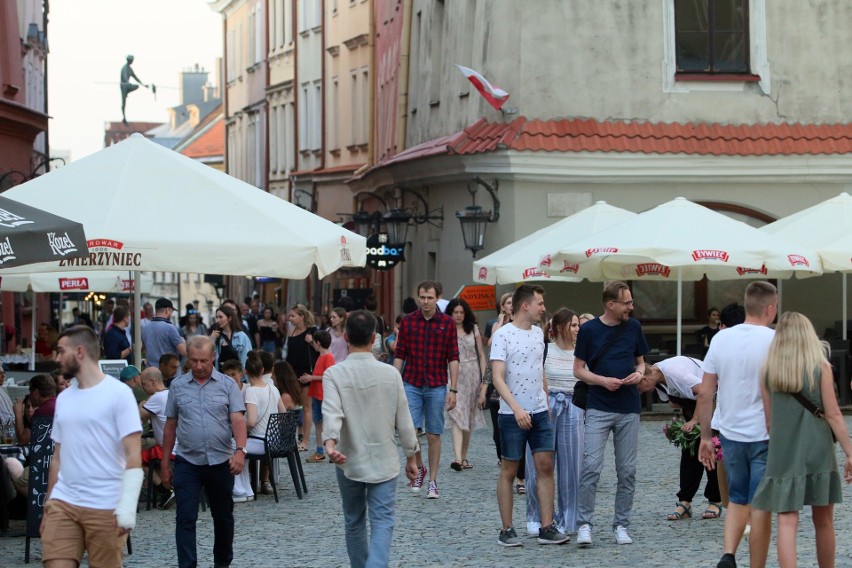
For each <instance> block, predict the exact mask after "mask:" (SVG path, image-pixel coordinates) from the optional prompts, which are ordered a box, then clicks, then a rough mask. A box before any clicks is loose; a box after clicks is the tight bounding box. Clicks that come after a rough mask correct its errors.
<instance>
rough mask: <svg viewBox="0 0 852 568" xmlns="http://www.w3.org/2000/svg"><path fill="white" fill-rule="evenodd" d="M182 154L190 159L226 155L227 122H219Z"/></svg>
mask: <svg viewBox="0 0 852 568" xmlns="http://www.w3.org/2000/svg"><path fill="white" fill-rule="evenodd" d="M181 154H183V155H184V156H186V157H188V158H193V159H196V160H197V159H199V158H212V157H216V156H224V155H225V121H224V120H219V121H218V122H215V123H213V125H212V126H211V127H210V128H209V129H208V130H207V131H206V132H204V133H203V134H201V135H200V136H199V137H198V138H196V139H195V140H193V141H192V142H191V143H190V144H189V146H187V147H186V148H184V149H183V150H181Z"/></svg>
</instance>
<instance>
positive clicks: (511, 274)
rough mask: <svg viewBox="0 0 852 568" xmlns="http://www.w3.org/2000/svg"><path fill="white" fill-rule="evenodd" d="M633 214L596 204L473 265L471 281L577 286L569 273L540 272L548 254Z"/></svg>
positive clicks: (578, 280)
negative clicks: (556, 283)
mask: <svg viewBox="0 0 852 568" xmlns="http://www.w3.org/2000/svg"><path fill="white" fill-rule="evenodd" d="M635 216H636V213H633V212H632V211H628V210H626V209H621V208H620V207H613V206H612V205H609V204H608V203H606V202H605V201H598V202H597V203H595V204H594V205H592V206H591V207H587V208H586V209H583V210H581V211H578V212H577V213H575V214H573V215H570V216H568V217H565V218H564V219H561V220H559V221H557V222H556V223H553V224H552V225H550V226H548V227H545V228H544V229H540V230H538V231H536V232H534V233H532V234H531V235H527V236H526V237H524V238H522V239H520V240H519V241H516V242H514V243H512V244H510V245H508V246H505V247H503V248H501V249H500V250H498V251H495V252H493V253H491V254H489V255H488V256H486V257H483V258H481V259H479V260H475V261H474V262H473V280H474V281H475V282H478V283H481V284H513V283H515V282H522V281H529V280H555V281H561V282H580V281H581V280H582V278H577V277H575V276H572V275H571V274H572V273H571V272H567V273H561V272H560V273H557V274H550V273H545V272H542V270H541V268H540V267H541V264H542V261H544V263H545V265H546V264H547V263H548V262H549V257H548V254H550V253H552V252H554V251H555V250H556V249H557V248H558V247H559V246H561V245H565V244H567V243H569V242H574V241H576V240H578V239H581V238H583V237H585V236H588V235H590V234H592V233H596V232H598V231H600V230H602V229H605V228H607V227H611V226H612V225H615V224H617V223H620V222H622V221H625V220H627V219H630V218H632V217H635Z"/></svg>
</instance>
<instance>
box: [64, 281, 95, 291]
mask: <svg viewBox="0 0 852 568" xmlns="http://www.w3.org/2000/svg"><path fill="white" fill-rule="evenodd" d="M59 289H60V290H62V291H63V292H64V291H66V290H88V289H89V279H88V278H60V279H59Z"/></svg>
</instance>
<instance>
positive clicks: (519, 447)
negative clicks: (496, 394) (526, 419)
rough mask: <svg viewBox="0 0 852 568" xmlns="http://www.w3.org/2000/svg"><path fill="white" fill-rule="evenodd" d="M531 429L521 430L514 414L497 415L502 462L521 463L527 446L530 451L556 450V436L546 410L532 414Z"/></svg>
mask: <svg viewBox="0 0 852 568" xmlns="http://www.w3.org/2000/svg"><path fill="white" fill-rule="evenodd" d="M531 417H532V428H530V429H529V430H522V429H521V427H520V426H518V422H517V420H515V415H514V414H498V415H497V423H498V424H499V426H500V450H501V451H502V452H503V455H502V456H501V457H502V458H503V459H504V460H509V461H521V456H523V455H524V452H525V451H526V445H527V444H529V446H530V451H531V452H532V453H536V452H552V451H554V450H555V448H556V436H555V430H554V429H553V422H551V421H550V413H549V412H548V411H546V410H543V411H542V412H538V413H536V414H532V415H531Z"/></svg>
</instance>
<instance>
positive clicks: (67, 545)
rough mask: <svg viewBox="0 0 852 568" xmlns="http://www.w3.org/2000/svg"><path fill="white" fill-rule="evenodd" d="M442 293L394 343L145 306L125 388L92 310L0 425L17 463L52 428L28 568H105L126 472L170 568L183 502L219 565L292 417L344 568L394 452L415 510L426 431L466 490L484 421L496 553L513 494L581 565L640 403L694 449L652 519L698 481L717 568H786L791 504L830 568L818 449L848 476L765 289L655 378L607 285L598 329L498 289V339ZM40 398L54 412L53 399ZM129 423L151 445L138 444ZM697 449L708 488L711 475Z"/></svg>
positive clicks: (376, 553) (263, 489)
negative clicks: (170, 541)
mask: <svg viewBox="0 0 852 568" xmlns="http://www.w3.org/2000/svg"><path fill="white" fill-rule="evenodd" d="M442 292H443V290H442V286H441V284H440V283H439V282H435V281H424V282H421V283H420V284H418V286H417V289H416V298H414V299H409V300H408V301H407V302H406V304H407V306H406V307H407V309H408V311H407V312H405V313H403V314H400V315H398V316H396V317H395V318H394V326H393V328H392V329H386V326H385V323H384V320H383V319H382V318H380V317H376V316H375V314H374V313H373V311H374V310H375V302H374V301H373V302H370V304H371V305H368V306H367V307H368V308H370V309H367V310H355V309H354V308H355V306H354V305H353V303H352V302H351V300H349V299H348V298H347V299H346V300H347V301H343V302H341V303H340V305H338V306H335V307H334V308H333V309H332V310H330V311H329V312H328V313H327V314H322V315H319V316H318V315H315V314H313V313H312V312H311V311H310V310H308V309H307V308H306V307H305V306H303V305H301V304H296V305H294V306H292V308H290V309H289V310H286V311H282V313H280V314H277V315H276V313H275V311H274V310H273V309H272V308H271V307H269V306H264V307H261V306H260V305H259V304H258V303H257V302H256V301H251V300H249V301H247V302H245V304H244V305H242V306H237V304H236V303H234V302H232V301H226V302H223V304H222V305H221V306H220V307H219V308H218V309H217V310H216V312H215V321H214V322H213V323H212V324H211V325H209V326H208V325H206V324H205V323H204V322H203V321H202V320H201V318H200V316H199V314H198V313H197V311H196V310H194V309H193V308H192V306H191V305H190V306H188V309H187V312H186V314H185V315H184V316H183V318H181V322H180V325H179V326H178V325H175V324H174V322H173V321H172V320H173V317H172V316H173V313H174V312H175V308H174V306H173V305H172V303H171V302H170V301H169V300H168V299H165V298H162V299H159V300H157V301H156V302H155V304H154V305H150V304H149V305H148V306H149V307H150V312H151V313H150V314H149V315H150V318H146V319H147V320H148V321H147V323H145V324H143V329H142V339H143V347H144V352H145V356H144V361H143V362H142V365H140V367H144V368H143V370H142V371H141V372H140V370H139V368H137V367H136V366H134V365H132V359H130V358H131V357H132V355H131V352H132V350H131V349H130V346H131V343H130V337H129V327H130V318H129V307H127V306H126V305H121V304H120V305H113V306H110V308H111V313H110V314H109V317H103V316H102V317H101V318H99V324H100V325H101V326H102V334H101V336H100V337H99V336H98V334H97V333H95V331H94V330H93V327H94V326H89V325H88V324H86V323H85V322H82V321H81V323H80V325H75V326H72V327H70V328H68V329H66V331H64V332H63V333H62V334H60V335H59V336H58V339H56V341H55V343H54V344H53V346H52V349H53V351H54V352H55V353H56V355H55V358H56V361H57V362H58V363H59V365H60V369H59V371H58V372H57V373H56V374H55V376H54V377H51V376H47V375H39V376H36V377H34V378H33V379H32V380H31V382H30V393H31V394H30V396H29V397H28V402H29V404H31V407H32V408H33V410H28V409H27V407H26V406H25V404H24V403H23V402H15V403H11V405H7V406H11V409H10V411H11V414H13V416H14V421H15V425H16V431H17V432H18V439H19V440H21V441H23V442H25V441H26V440H27V439H28V438H27V425H28V424H29V423H30V421H31V420H32V416H33V415H35V416H39V415H41V416H48V417H50V416H52V417H53V431H52V437H53V439H54V442H55V446H54V447H55V449H54V456H53V459H52V465H51V470H50V478H49V485H48V494H47V499H46V505H45V515H44V520H43V526H42V530H43V533H42V534H43V540H44V560H45V562H46V563H56V565H62V563H63V562H72V563H78V562H79V561H80V559H81V558H82V556H83V553H84V551H87V552H88V554H89V558H90V563H93V565H95V564H99V565H104V566H118V565H120V564H121V556H122V550H123V547H124V544H125V540H126V535H127V533H128V532H129V531H130V530H131V529H132V528H133V527H134V526H135V511H136V507H137V501H138V499H139V496H140V489H141V487H142V485H143V474H142V471H143V469H142V468H143V466H145V467H147V466H148V464H150V463H152V462H153V463H155V464H156V463H159V467H158V468H157V475H156V476H155V477H154V479H153V480H152V483H154V484H155V485H156V486H157V492H158V494H159V496H160V508H163V509H167V508H169V507H170V506H171V505H172V504H176V528H175V548H176V557H177V561H178V565H179V566H181V567H191V566H196V565H197V564H198V562H199V560H198V558H197V552H196V538H197V536H196V524H197V520H198V510H199V504H200V502H201V499H202V498H204V499H206V503H207V504H208V505H209V507H210V510H211V513H212V516H213V526H214V535H213V538H214V546H213V564H214V566H228V565H230V564H231V562H232V560H233V558H234V551H233V542H234V506H235V503H241V502H245V501H247V500H250V499H253V498H255V496H256V495H255V493H261V494H269V493H272V487H271V484H270V483H269V478H270V475H272V474H273V471H272V468H271V466H272V464H268V463H263V464H261V465H260V466H259V467H260V471H259V473H258V485H257V486H256V487H254V486H253V483H252V479H251V478H250V475H249V472H248V468H247V467H246V463H247V456H249V455H255V456H260V455H263V454H264V438H265V436H266V430H267V425H268V424H269V423H270V417H271V416H272V415H273V414H276V413H286V412H297V413H298V414H299V420H300V424H301V427H300V429H299V433H298V450H299V452H300V453H301V452H305V453H304V454H302V458H301V459H303V460H304V461H305V462H306V463H308V464H315V463H320V462H324V461H326V460H327V461H329V462H331V463H332V464H335V466H336V467H337V482H338V489H339V491H340V496H341V506H342V510H343V519H344V524H345V542H346V548H347V552H348V554H349V558H350V562H351V564H352V566H359V567H360V566H386V565H387V564H388V559H389V554H390V546H391V541H392V533H393V528H394V523H395V506H396V505H395V501H396V488H397V483H396V481H397V477H398V476H399V474H400V472H401V468H400V460H399V448H400V447H401V449H402V451H403V453H404V455H405V458H406V460H405V468H404V471H405V474H406V476H407V477H408V479H409V481H410V483H409V485H408V489H409V490H410V491H411V492H412V493H420V492H421V491H422V489H423V487H424V486H425V487H426V492H425V493H426V499H439V498H440V497H441V494H440V490H439V487H438V477H439V475H438V474H439V472H440V470H441V464H442V461H441V449H442V437H443V433H444V430H445V429H448V430H450V436H449V437H450V439H451V442H452V453H453V456H452V460H449V459H446V460H445V462H444V465H445V466H446V465H447V464H446V462H447V461H448V462H449V468H450V470H452V471H453V472H456V473H461V474H463V475H475V474H476V471H474V472H470V470H475V469H476V467H477V466H478V465H479V467H480V468H481V467H483V465H480V464H475V463H471V461H470V460H469V457H468V456H469V453H468V452H469V448H470V441H471V433H472V432H473V430H475V429H478V428H482V427H485V421H486V413H489V414H490V416H491V420H492V427H493V432H494V434H493V440H494V445H495V448H496V452H497V463H498V466H499V474H498V479H497V483H496V487H495V494H496V501H497V505H498V509H499V514H500V519H499V522H500V527H499V531H495V532H496V533H497V538H496V542H497V544H499V545H501V546H503V547H517V546H522V545H523V544H524V540H523V539H522V538H520V537H519V536H518V534H517V531H516V529H515V519H514V518H513V517H514V514H513V513H514V507H513V501H514V496H515V495H519V496H521V497H522V498H523V499H524V500H525V505H526V514H525V521H526V527H525V529H526V532H527V533H528V534H529V535H531V536H534V537H535V538H536V541H537V542H538V543H539V544H542V545H551V544H564V543H567V542H570V541H571V539H572V537H573V538H574V539H575V543H576V545H577V546H579V547H589V546H591V545H592V544H593V543H594V542H595V540H596V539H599V538H602V536H601V534H602V532H603V533H604V534H607V533H608V534H609V535H610V536H609V538H611V539H612V540H613V541H614V542H615V543H616V544H618V545H629V544H631V543H632V542H633V537H632V536H631V535H630V532H629V529H630V523H631V513H632V510H633V505H634V496H635V487H636V465H637V458H638V454H639V452H640V451H641V448H640V447H639V413H640V410H641V395H642V394H643V393H647V392H652V391H655V392H656V393H657V396H658V397H659V399H660V400H662V401H664V402H665V401H667V402H669V403H670V404H671V405H672V406H673V407H676V408H679V409H680V411H681V413H682V416H683V419H684V424H683V426H682V428H683V431H684V432H687V433H689V432H691V431H693V430H695V429H700V443H699V444H698V451H697V452H695V449H694V448H692V449H690V448H683V449H682V453H681V459H680V473H679V484H678V487H677V488H673V493H674V495H675V497H676V501H675V505H674V508H673V509H669V510H668V511H661V513H660V514H661V515H662V516H664V517H665V518H667V519H668V520H669V521H672V522H677V521H681V520H683V519H686V518H689V517H691V516H693V514H694V513H693V499H694V498H695V495H696V493H697V492H698V490H699V488H700V485H701V482H702V480H703V479H704V478H705V477H706V480H707V481H706V485H705V490H704V497H705V498H706V501H707V503H706V505H705V506H704V510H703V512H702V513H701V518H702V519H706V520H715V519H719V518H724V520H723V522H724V533H723V534H724V539H723V542H722V543H721V549H722V550H721V552H722V556H721V559H720V560H719V561H718V564H717V568H731V567H736V566H737V559H736V555H737V549H738V546H739V544H740V542H741V539H742V537H743V533H744V532H745V531H746V530H750V544H749V557H750V558H749V562H750V565H751V566H752V567H760V566H764V565H765V564H766V559H767V554H768V547H769V543H770V530H771V529H770V527H771V522H770V521H771V516H772V514H773V513H774V514H777V515H778V538H777V543H778V558H779V563H780V564H781V567H782V568H790V567H793V566H795V565H796V533H797V530H798V520H799V511H800V510H801V509H802V508H803V507H804V506H805V505H810V506H811V507H812V517H813V522H814V527H815V528H814V530H815V534H816V539H817V561H818V563H819V565H820V566H821V567H828V566H833V558H834V528H833V524H832V522H833V521H832V519H833V505H834V504H835V503H838V502H839V501H840V495H841V483H842V481H841V474H840V473H839V471H838V467H837V463H836V462H835V457H834V452H833V444H832V442H833V440H832V436H834V437H835V438H836V439H837V440H839V442H840V448H841V449H842V450H843V452H844V453H845V454H846V456H847V458H846V461H845V463H844V464H843V474H842V475H843V478H844V479H845V480H846V482H850V481H852V458H850V457H849V456H850V455H852V443H850V440H849V434H848V432H847V430H846V427H845V423H844V421H843V419H842V416H841V414H840V411H839V407H838V404H837V399H836V397H835V394H834V388H833V384H834V382H833V375H832V372H831V369H830V367H829V364H828V362H827V351H826V350H825V349H824V347H823V344H821V343H820V341H819V340H818V338H817V335H816V333H815V331H814V329H813V326H812V325H811V324H810V322H809V321H808V320H807V318H806V317H804V316H802V315H801V314H796V313H787V314H784V315H783V316H782V317H781V318H780V319H779V321H778V324H777V329H775V330H773V329H772V327H771V326H772V325H773V322H775V321H776V319H777V316H778V314H777V292H776V291H775V288H774V286H772V285H771V284H769V283H767V282H754V283H752V284H750V285H749V286H748V288H747V290H746V293H745V297H744V301H743V304H744V305H743V306H739V305H737V304H733V305H731V306H727V307H726V308H725V309H723V310H716V309H713V310H711V311H710V314H709V316H710V319H709V322H708V326H707V327H706V328H705V329H703V330H702V332H701V339H702V341H704V342H705V345H704V347H706V355H705V356H704V358H703V360H702V359H700V358H693V357H685V356H676V357H672V358H669V359H664V360H659V361H656V362H655V363H654V364H651V363H649V362H646V361H645V356H646V355H647V354H648V352H649V347H648V343H647V341H646V339H645V336H644V333H643V330H642V326H641V325H640V323H639V322H638V321H637V320H636V319H634V318H633V317H631V315H632V311H633V308H634V300H633V297H632V294H631V289H630V287H629V286H628V285H627V284H625V283H623V282H608V283H607V284H606V285H605V286H604V288H603V293H602V296H601V300H602V306H601V312H600V314H601V315H599V316H594V315H593V314H590V313H580V312H579V311H575V310H573V309H569V308H565V307H563V308H559V309H557V310H555V311H554V312H553V313H552V315H551V314H548V312H547V308H546V305H545V291H544V289H543V288H541V287H540V286H535V285H530V284H522V285H519V286H518V287H517V288H516V289H515V290H514V292H512V293H508V294H505V295H504V296H503V297H501V298H500V301H499V302H498V305H497V312H498V313H497V318H495V319H494V320H491V321H489V322H487V324H486V325H485V326H484V328H483V331H480V328H479V325H478V324H477V322H476V319H475V316H474V313H473V311H472V310H471V308H470V306H469V305H468V304H467V302H465V300H464V299H461V298H452V299H450V300H449V301H448V302H446V301H444V299H443V298H442ZM440 306H444V308H443V309H441V307H440ZM316 322H321V323H320V325H319V326H317V324H316ZM322 322H325V323H322ZM102 355H105V356H107V357H109V358H117V359H126V360H127V361H128V363H131V365H129V366H128V367H126V368H125V370H124V371H122V372H121V376H120V377H114V379H119V380H112V379H113V378H110V377H108V376H105V375H104V374H103V373H102V372H101V371H100V369H99V367H98V365H97V360H98V359H99V358H102ZM125 387H128V388H125ZM61 390H66V391H67V394H63V395H62V396H60V397H58V396H57V393H58V392H59V391H61ZM134 395H135V396H134ZM2 402H3V401H2V400H0V403H2ZM130 405H133V406H130ZM4 408H5V407H4V406H2V404H0V410H2V411H4V412H7V411H6V410H4ZM489 411H490V412H489ZM148 423H150V429H151V432H152V435H151V438H147V437H143V436H142V434H143V433H144V432H145V431H147V429H148ZM418 430H422V432H423V435H424V437H423V438H419V435H418ZM81 432H82V433H84V434H83V435H80V433H81ZM312 435H313V439H312ZM717 435H718V439H719V440H720V441H721V442H720V443H721V454H722V455H723V456H724V458H723V459H724V462H723V463H724V468H725V473H726V475H725V477H724V478H721V477H720V476H719V475H717V471H716V470H717V458H718V457H719V453H720V451H719V448H717V447H716V445H715V444H714V442H713V438H714V436H717ZM610 438H611V439H612V448H613V449H614V458H615V459H614V468H615V474H616V480H617V486H616V492H615V502H614V507H613V509H614V514H613V517H612V519H611V521H610V523H609V525H608V526H607V525H605V526H606V527H607V528H606V529H604V530H603V531H602V530H601V529H600V525H601V524H602V523H599V522H596V521H595V516H594V513H595V509H596V495H597V485H598V480H599V478H600V475H601V472H602V470H603V467H604V464H605V461H606V460H605V453H606V450H607V448H608V447H609V444H608V443H609V440H610ZM145 439H149V440H150V441H147V442H145V441H143V440H145ZM312 442H314V445H313V446H311V443H312ZM424 443H425V445H426V446H428V447H427V448H425V451H426V456H423V453H422V452H423V451H424V449H423V448H422V445H421V444H424ZM309 449H310V451H309ZM12 461H13V462H14V461H15V460H12ZM6 462H7V463H6V466H7V468H8V470H9V472H10V473H11V474H12V475H11V480H12V483H13V488H14V490H15V491H17V492H19V493H20V492H22V491H23V492H25V491H26V479H27V472H26V470H25V469H24V470H23V471H22V470H21V468H20V467H19V465H16V463H10V462H9V460H6ZM477 471H478V470H477ZM465 472H470V473H465ZM456 473H453V474H452V475H455V474H456ZM93 478H97V479H98V480H99V483H98V484H97V487H95V485H94V484H92V483H91V480H92V479H93ZM720 479H722V480H723V481H720ZM450 482H451V481H450ZM442 483H443V481H442ZM720 484H721V485H720ZM0 489H5V488H0ZM93 492H94V493H93ZM95 493H97V495H95ZM202 496H203V497H202ZM666 512H668V515H667V516H666V515H665V513H666ZM367 519H369V524H368V523H367ZM496 521H497V519H495V522H496ZM368 526H369V530H368ZM593 534H594V538H593Z"/></svg>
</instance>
